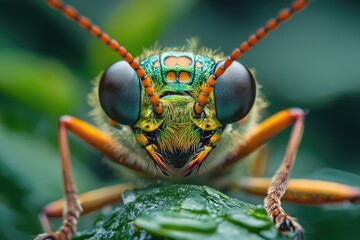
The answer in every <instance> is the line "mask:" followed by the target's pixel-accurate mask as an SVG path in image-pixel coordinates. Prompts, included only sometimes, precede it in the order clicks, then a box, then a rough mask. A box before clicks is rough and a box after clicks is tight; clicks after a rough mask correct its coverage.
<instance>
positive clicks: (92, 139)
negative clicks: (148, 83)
mask: <svg viewBox="0 0 360 240" xmlns="http://www.w3.org/2000/svg"><path fill="white" fill-rule="evenodd" d="M67 130H69V131H70V132H72V133H73V134H75V135H76V136H77V137H79V138H81V139H82V140H84V141H85V142H86V143H88V144H89V145H91V146H93V147H94V148H95V149H97V150H99V151H100V152H101V153H103V154H104V155H106V156H107V157H109V159H111V160H113V161H114V162H116V163H118V164H121V165H123V166H126V167H128V168H130V169H132V170H135V171H138V172H142V173H144V172H145V170H144V169H143V168H141V167H140V166H137V165H135V164H134V163H130V162H128V161H126V159H127V158H126V157H127V155H126V154H125V152H124V153H119V152H118V150H119V148H120V147H121V146H119V144H118V143H116V142H115V141H114V140H113V139H112V138H110V137H109V136H107V135H106V134H104V133H102V132H101V131H99V130H98V129H96V128H95V127H93V126H92V125H90V124H88V123H86V122H84V121H81V120H79V119H77V118H74V117H71V116H63V117H61V118H60V119H59V150H60V158H61V168H62V175H63V186H64V194H65V203H66V204H65V209H64V214H63V216H64V221H63V224H62V226H61V227H60V228H59V230H58V231H57V232H55V233H53V232H52V231H49V233H45V234H41V235H39V236H38V237H37V239H67V238H70V237H71V236H72V234H73V233H74V232H75V229H76V224H77V221H78V218H79V215H80V213H81V212H82V208H81V206H80V202H79V200H78V196H77V193H76V187H75V182H74V180H73V177H72V172H71V164H70V152H69V146H68V137H67ZM115 149H116V150H115ZM43 223H44V224H45V227H46V228H49V229H47V230H51V229H50V224H47V223H46V220H44V221H43Z"/></svg>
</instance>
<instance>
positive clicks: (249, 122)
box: [37, 0, 360, 239]
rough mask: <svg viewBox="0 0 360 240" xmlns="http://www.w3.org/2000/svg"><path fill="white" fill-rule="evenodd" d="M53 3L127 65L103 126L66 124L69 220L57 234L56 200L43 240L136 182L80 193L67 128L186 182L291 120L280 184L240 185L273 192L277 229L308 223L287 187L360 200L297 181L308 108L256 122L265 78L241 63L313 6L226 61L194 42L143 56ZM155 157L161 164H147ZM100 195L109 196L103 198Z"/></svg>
mask: <svg viewBox="0 0 360 240" xmlns="http://www.w3.org/2000/svg"><path fill="white" fill-rule="evenodd" d="M48 3H49V4H50V5H51V6H52V7H54V8H55V9H58V10H60V11H61V12H63V13H64V14H65V15H66V16H67V17H69V18H70V19H72V20H74V21H75V22H77V23H78V24H79V25H80V26H81V27H83V28H85V29H87V30H88V31H89V32H90V33H91V34H92V35H94V36H95V37H97V38H99V39H100V40H101V41H102V42H103V43H105V44H106V45H108V46H109V47H110V48H111V49H113V50H114V51H116V52H117V53H118V54H119V55H120V56H121V57H123V58H124V61H119V62H116V63H114V64H113V65H111V66H110V67H109V68H108V69H107V70H106V71H105V72H104V73H103V74H102V76H101V78H100V79H99V82H98V89H96V90H94V93H93V94H92V95H91V103H92V105H93V107H94V114H95V115H96V120H97V122H98V123H99V126H100V127H101V129H102V130H98V129H97V128H95V127H93V126H91V125H89V124H87V123H85V122H83V121H81V120H79V119H77V118H75V117H71V116H63V117H61V118H60V120H59V140H60V141H59V144H60V155H61V163H62V171H63V181H64V192H65V204H66V205H65V206H66V208H65V210H64V222H63V225H62V226H61V227H60V228H59V229H58V230H57V231H55V232H53V231H52V229H51V227H50V223H49V217H54V216H58V215H59V214H61V212H62V207H61V206H62V203H63V201H62V200H60V201H58V202H54V203H51V204H49V205H48V206H46V207H45V208H44V209H43V211H42V213H41V223H42V225H43V228H44V230H45V232H46V233H44V234H40V235H39V236H38V237H37V238H38V239H51V238H52V239H65V238H70V237H71V235H72V234H73V232H74V231H75V229H76V224H77V221H78V219H79V216H80V213H81V212H83V213H86V212H89V211H91V210H93V209H97V208H100V207H101V206H103V205H105V204H108V203H110V202H114V201H115V200H116V199H118V197H117V196H119V195H120V193H121V192H123V191H124V190H126V189H128V188H131V187H133V186H132V185H131V184H126V185H120V186H117V187H113V188H111V189H109V188H107V189H100V190H96V192H92V193H90V194H87V195H81V196H79V197H78V196H77V194H76V191H75V184H74V181H73V179H72V173H71V167H70V153H69V149H68V143H67V131H70V132H72V133H73V134H75V135H76V136H78V137H79V138H81V139H82V140H84V141H85V142H87V143H88V144H90V145H91V146H93V147H94V148H95V149H97V150H98V151H100V152H101V153H103V154H104V155H105V156H107V157H108V158H109V159H110V160H112V161H114V162H116V163H118V164H120V165H122V166H125V167H127V168H129V169H131V170H133V171H135V172H139V173H147V174H149V175H154V176H158V175H159V177H166V178H170V177H173V178H181V177H185V176H190V175H191V176H194V175H197V174H208V175H217V174H218V172H219V171H224V170H226V169H228V168H230V167H231V166H233V165H234V164H235V163H237V162H238V161H240V160H241V159H243V158H244V157H245V156H247V155H248V154H250V153H252V152H254V151H257V149H259V147H260V146H262V145H263V144H264V143H266V142H267V141H268V140H269V139H270V138H272V137H273V136H275V135H277V134H278V133H279V132H281V131H282V130H284V129H285V128H287V127H289V126H290V125H293V127H292V132H291V135H290V139H289V143H288V148H287V151H286V153H285V156H284V159H283V161H282V163H281V165H280V166H279V168H278V170H277V172H276V173H275V175H274V178H273V180H268V179H267V180H264V179H257V178H250V179H248V180H247V181H243V182H242V183H241V188H243V189H246V190H247V191H249V192H255V193H256V192H257V193H260V194H265V195H266V197H265V200H264V206H265V209H266V211H267V213H268V215H269V217H270V218H271V219H272V220H273V221H274V223H275V225H276V227H277V228H278V229H279V231H282V232H287V231H290V232H294V233H296V234H298V235H299V236H301V235H302V234H303V229H302V227H301V226H300V225H299V224H298V223H297V221H296V220H295V219H294V218H292V217H291V216H289V215H288V214H287V213H286V212H285V211H284V210H283V209H282V207H281V201H280V200H281V199H282V197H283V196H284V194H285V191H286V190H287V196H284V198H286V199H287V200H289V201H294V202H300V203H304V202H306V203H315V204H320V203H331V202H339V201H345V200H349V201H355V200H358V199H359V195H360V194H359V192H357V191H356V190H355V189H352V188H350V187H347V186H343V185H337V184H335V183H331V182H316V181H310V180H293V181H289V175H290V171H291V168H292V165H293V162H294V158H295V155H296V151H297V148H298V145H299V143H300V140H301V137H302V132H303V125H304V115H305V114H304V112H303V111H302V110H301V109H295V108H292V109H287V110H283V111H281V112H279V113H277V114H275V115H273V116H272V117H270V118H268V119H266V120H265V121H263V122H261V123H258V121H259V114H260V112H261V110H262V109H263V108H264V106H265V105H264V102H263V100H262V98H261V95H260V93H259V89H258V84H257V83H256V81H255V79H254V76H253V74H252V72H251V71H250V70H249V69H248V68H246V67H245V66H244V65H242V64H240V63H239V62H236V61H235V60H236V59H238V58H240V57H241V56H242V55H243V54H244V53H245V52H247V51H248V50H250V49H251V47H253V46H254V45H256V44H257V43H258V42H259V40H261V39H262V38H264V37H265V36H266V35H267V34H268V33H269V32H270V31H272V30H274V29H276V28H277V27H278V25H279V24H280V23H282V22H284V21H286V20H288V19H289V18H290V17H291V16H292V15H293V14H294V13H295V12H298V11H300V10H302V9H303V8H305V7H306V6H307V4H308V1H306V0H296V1H294V2H293V4H292V5H291V7H289V8H286V9H284V10H282V11H280V12H279V14H278V15H277V17H276V18H274V19H271V20H270V21H269V22H268V23H267V24H266V25H265V26H264V27H262V28H260V29H259V30H257V31H256V33H255V34H253V35H251V36H250V37H249V39H248V40H247V41H245V42H243V43H242V44H241V45H240V47H239V48H236V49H235V50H234V51H233V52H232V53H231V55H230V56H228V57H224V56H222V54H218V53H215V52H213V51H211V50H208V49H199V48H197V47H196V46H195V45H194V44H193V43H189V44H188V45H187V46H185V47H184V48H156V49H152V50H149V51H145V52H144V54H142V55H141V56H139V57H138V59H139V60H136V59H134V58H133V56H132V55H131V54H130V53H129V52H128V51H127V50H126V49H125V48H124V47H123V46H121V45H119V43H117V41H115V40H113V39H112V38H111V37H110V36H109V35H108V34H106V33H104V32H103V31H102V30H101V29H100V28H99V27H97V26H95V25H93V24H92V23H91V21H90V20H89V19H88V18H86V17H84V16H82V15H80V14H78V12H77V11H76V10H75V9H74V8H72V7H71V6H67V5H64V4H63V3H62V2H61V1H59V0H48ZM97 93H98V95H97ZM149 163H153V164H154V166H155V167H154V168H148V166H149ZM204 165H206V169H205V167H204ZM195 177H196V176H195ZM269 186H270V187H269ZM267 189H268V190H267ZM326 189H332V190H331V191H330V190H326ZM266 190H267V193H266ZM315 193H316V194H315ZM97 196H102V197H101V199H100V200H96V197H97ZM79 199H80V201H79ZM80 202H81V204H80Z"/></svg>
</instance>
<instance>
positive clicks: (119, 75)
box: [99, 61, 141, 126]
mask: <svg viewBox="0 0 360 240" xmlns="http://www.w3.org/2000/svg"><path fill="white" fill-rule="evenodd" d="M140 90H141V88H140V80H139V78H138V76H137V75H136V72H135V71H134V69H132V68H131V67H130V65H129V64H128V63H127V62H125V61H119V62H116V63H114V64H113V65H111V66H110V67H108V69H106V71H105V72H104V73H103V75H102V76H101V79H100V84H99V100H100V105H101V107H102V108H103V110H104V111H105V113H106V114H107V115H108V116H109V117H110V118H111V119H112V120H114V121H116V122H118V123H120V124H124V125H130V126H131V125H134V124H135V123H136V121H137V120H138V118H139V113H140Z"/></svg>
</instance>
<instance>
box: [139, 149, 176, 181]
mask: <svg viewBox="0 0 360 240" xmlns="http://www.w3.org/2000/svg"><path fill="white" fill-rule="evenodd" d="M157 149H158V148H157V147H156V146H155V145H154V144H151V145H148V146H146V147H145V150H146V151H147V152H148V153H149V155H150V157H151V159H152V160H153V161H154V163H155V165H156V166H157V167H159V168H160V170H161V172H162V173H163V174H164V175H165V176H171V174H170V172H169V171H168V169H167V167H166V165H165V163H164V158H163V157H162V155H161V154H160V153H159V152H158V151H157Z"/></svg>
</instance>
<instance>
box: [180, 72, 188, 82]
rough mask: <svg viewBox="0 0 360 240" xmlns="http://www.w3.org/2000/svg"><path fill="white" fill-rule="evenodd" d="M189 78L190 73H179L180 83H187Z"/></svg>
mask: <svg viewBox="0 0 360 240" xmlns="http://www.w3.org/2000/svg"><path fill="white" fill-rule="evenodd" d="M189 80H190V73H188V72H184V71H181V72H180V73H179V81H180V82H182V83H187V82H189Z"/></svg>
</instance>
